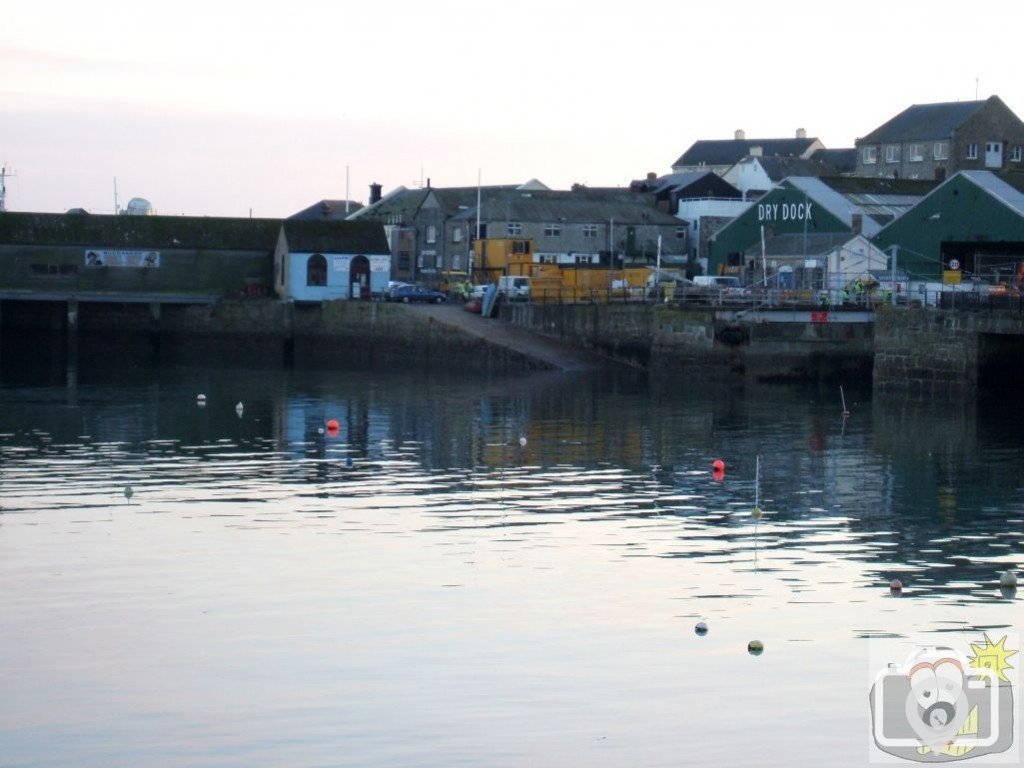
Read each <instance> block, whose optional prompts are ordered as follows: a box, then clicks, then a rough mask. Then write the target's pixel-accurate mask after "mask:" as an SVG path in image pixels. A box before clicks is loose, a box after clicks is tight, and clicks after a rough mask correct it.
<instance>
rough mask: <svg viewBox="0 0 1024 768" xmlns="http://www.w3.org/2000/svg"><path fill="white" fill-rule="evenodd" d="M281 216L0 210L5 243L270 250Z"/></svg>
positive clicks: (0, 233) (1, 236)
mask: <svg viewBox="0 0 1024 768" xmlns="http://www.w3.org/2000/svg"><path fill="white" fill-rule="evenodd" d="M280 229H281V220H280V219H245V218H238V219H235V218H219V217H218V218H214V217H205V216H204V217H196V216H110V215H94V214H87V213H85V214H68V213H21V212H18V213H13V212H6V213H0V243H3V244H5V245H81V246H83V247H94V248H99V247H106V248H124V249H133V248H165V249H173V248H194V249H211V250H239V251H261V250H266V251H272V250H273V249H274V245H275V244H276V242H277V235H278V232H279V231H280Z"/></svg>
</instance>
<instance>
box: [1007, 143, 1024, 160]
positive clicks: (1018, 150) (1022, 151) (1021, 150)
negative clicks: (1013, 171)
mask: <svg viewBox="0 0 1024 768" xmlns="http://www.w3.org/2000/svg"><path fill="white" fill-rule="evenodd" d="M1010 162H1011V163H1020V162H1024V147H1022V146H1021V145H1020V144H1018V145H1017V146H1016V147H1014V148H1013V154H1012V155H1010Z"/></svg>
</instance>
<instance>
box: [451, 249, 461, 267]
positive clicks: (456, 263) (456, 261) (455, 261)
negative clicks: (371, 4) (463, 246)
mask: <svg viewBox="0 0 1024 768" xmlns="http://www.w3.org/2000/svg"><path fill="white" fill-rule="evenodd" d="M452 269H454V270H455V271H458V270H460V269H462V256H461V255H459V254H457V253H453V254H452Z"/></svg>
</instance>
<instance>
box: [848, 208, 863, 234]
mask: <svg viewBox="0 0 1024 768" xmlns="http://www.w3.org/2000/svg"><path fill="white" fill-rule="evenodd" d="M850 219H851V220H850V226H851V228H852V229H853V234H855V235H859V234H860V233H861V231H862V230H863V229H864V216H863V214H860V213H855V214H853V215H852V216H851V217H850Z"/></svg>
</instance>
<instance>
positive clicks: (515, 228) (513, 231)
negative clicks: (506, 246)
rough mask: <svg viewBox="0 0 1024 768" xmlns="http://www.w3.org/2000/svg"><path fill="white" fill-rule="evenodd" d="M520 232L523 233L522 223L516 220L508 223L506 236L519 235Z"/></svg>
mask: <svg viewBox="0 0 1024 768" xmlns="http://www.w3.org/2000/svg"><path fill="white" fill-rule="evenodd" d="M521 234H523V225H522V224H520V223H519V222H518V221H510V222H509V223H508V236H509V237H519V236H520V235H521Z"/></svg>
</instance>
